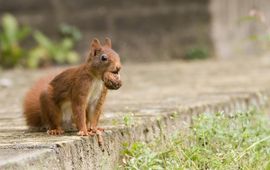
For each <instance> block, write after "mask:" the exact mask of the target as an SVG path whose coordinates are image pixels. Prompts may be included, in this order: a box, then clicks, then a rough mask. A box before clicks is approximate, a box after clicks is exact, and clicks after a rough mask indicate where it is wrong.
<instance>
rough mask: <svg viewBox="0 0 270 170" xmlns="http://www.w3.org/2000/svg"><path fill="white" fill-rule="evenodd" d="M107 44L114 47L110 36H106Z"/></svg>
mask: <svg viewBox="0 0 270 170" xmlns="http://www.w3.org/2000/svg"><path fill="white" fill-rule="evenodd" d="M105 45H106V46H108V47H110V48H112V41H111V39H110V38H109V37H106V38H105Z"/></svg>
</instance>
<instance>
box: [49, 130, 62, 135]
mask: <svg viewBox="0 0 270 170" xmlns="http://www.w3.org/2000/svg"><path fill="white" fill-rule="evenodd" d="M47 133H48V134H49V135H62V134H63V133H64V131H63V130H62V129H53V130H47Z"/></svg>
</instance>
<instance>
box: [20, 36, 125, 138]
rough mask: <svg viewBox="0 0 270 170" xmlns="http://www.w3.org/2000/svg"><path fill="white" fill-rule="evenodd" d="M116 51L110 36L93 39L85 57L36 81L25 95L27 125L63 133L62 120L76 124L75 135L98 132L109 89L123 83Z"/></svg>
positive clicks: (48, 131) (53, 132)
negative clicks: (78, 63) (72, 65)
mask: <svg viewBox="0 0 270 170" xmlns="http://www.w3.org/2000/svg"><path fill="white" fill-rule="evenodd" d="M120 69H121V62H120V58H119V55H118V54H117V53H116V52H115V51H114V50H113V49H112V44H111V40H110V39H109V38H106V39H105V43H104V44H103V45H101V43H100V41H99V40H98V39H94V40H92V42H91V45H90V52H89V54H88V56H87V58H86V61H85V62H84V63H83V64H81V65H79V66H77V67H74V68H69V69H66V70H64V71H63V72H61V73H60V74H57V75H50V76H47V77H44V78H42V79H40V80H39V81H37V83H35V84H34V86H33V87H32V88H31V89H30V90H29V91H28V92H27V94H26V96H25V98H24V104H23V110H24V111H23V113H24V116H25V118H26V123H27V125H28V126H29V127H30V128H38V129H40V128H46V129H47V133H48V134H50V135H61V134H63V133H64V128H63V124H67V125H72V124H73V123H75V124H76V127H77V129H78V131H79V132H78V135H80V136H88V135H93V134H100V133H101V132H102V130H103V129H102V128H98V127H97V125H98V122H99V118H100V114H101V112H102V106H103V104H104V101H105V98H106V94H107V90H108V89H114V90H116V89H119V88H120V87H121V85H122V81H121V79H120V74H119V71H120Z"/></svg>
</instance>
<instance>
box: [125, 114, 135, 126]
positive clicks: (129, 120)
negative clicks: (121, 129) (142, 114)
mask: <svg viewBox="0 0 270 170" xmlns="http://www.w3.org/2000/svg"><path fill="white" fill-rule="evenodd" d="M133 116H134V114H133V113H128V114H126V115H124V117H123V122H124V125H125V126H128V127H130V126H132V125H133V124H134V117H133Z"/></svg>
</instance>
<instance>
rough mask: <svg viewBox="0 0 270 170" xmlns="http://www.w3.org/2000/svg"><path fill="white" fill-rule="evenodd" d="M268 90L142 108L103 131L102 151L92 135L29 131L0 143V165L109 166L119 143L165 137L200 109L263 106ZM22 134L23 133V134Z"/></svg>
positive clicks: (116, 157) (115, 160)
mask: <svg viewBox="0 0 270 170" xmlns="http://www.w3.org/2000/svg"><path fill="white" fill-rule="evenodd" d="M268 94H269V93H267V92H246V93H245V94H237V95H234V96H230V95H225V96H226V97H224V96H223V97H222V98H224V99H223V100H219V101H218V102H209V103H204V104H199V105H194V106H184V107H183V106H179V107H176V108H170V109H155V110H154V109H153V108H145V111H147V110H148V111H149V112H146V113H143V112H142V113H141V114H140V115H137V116H136V117H135V119H136V122H137V123H136V125H133V126H132V127H122V128H115V129H111V130H107V131H106V133H105V135H104V140H105V152H102V151H101V148H100V147H99V146H98V145H97V139H96V138H95V137H77V136H61V137H48V136H47V135H46V134H40V133H38V134H33V133H31V135H29V136H31V137H32V136H35V135H36V141H34V142H32V141H31V142H30V141H28V142H21V143H20V144H19V145H14V144H10V145H6V146H3V145H2V146H1V147H0V150H1V156H0V160H1V161H0V169H73V168H75V169H113V168H114V167H115V166H116V165H117V163H118V162H119V160H120V153H121V149H122V146H123V143H132V142H134V141H146V142H150V141H152V140H154V139H155V138H157V137H164V138H166V137H169V136H170V135H172V134H173V133H175V132H176V131H179V130H183V129H184V128H187V127H188V126H189V125H190V123H191V118H192V116H194V115H197V114H200V113H203V112H209V113H213V112H218V111H225V112H226V113H229V112H235V111H245V110H248V109H250V108H263V107H265V106H266V104H267V103H268V97H269V95H268ZM149 113H151V114H149ZM18 133H19V132H18ZM68 135H75V134H72V133H69V134H68ZM26 136H27V134H25V136H24V137H26ZM26 139H27V137H26Z"/></svg>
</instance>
